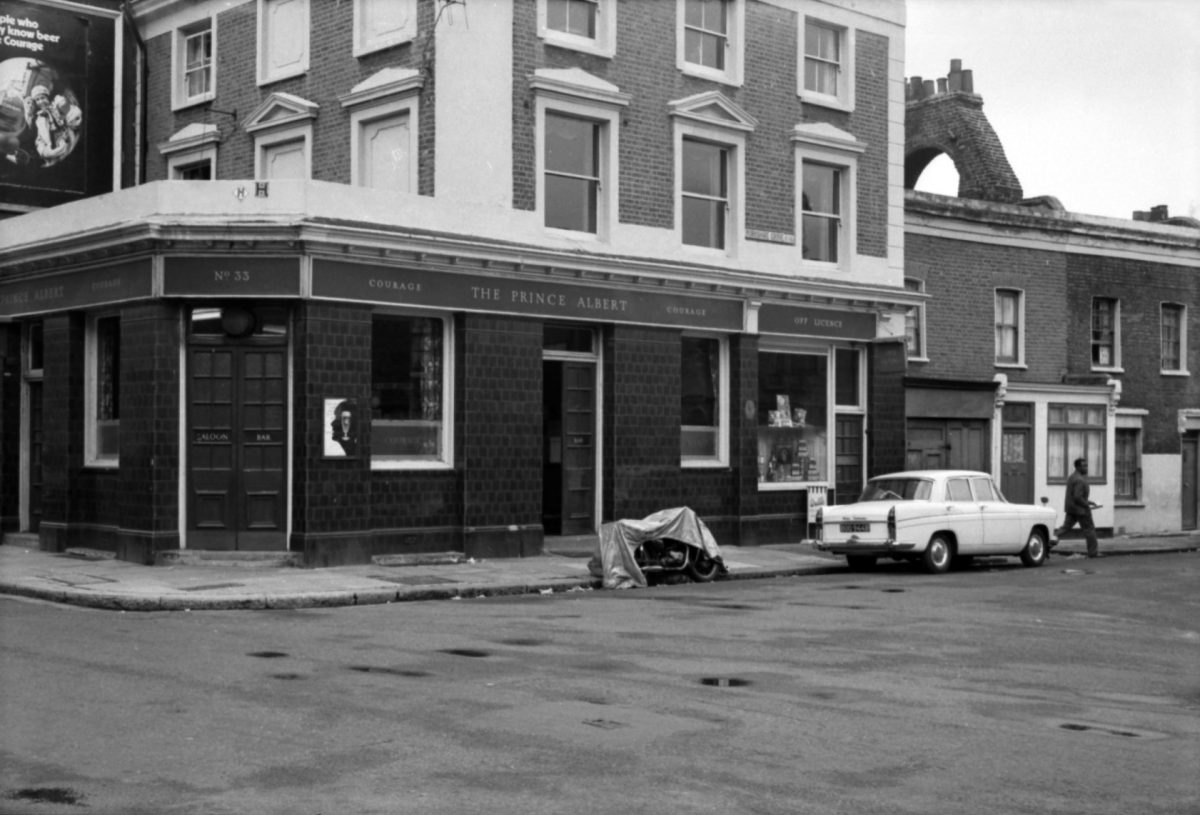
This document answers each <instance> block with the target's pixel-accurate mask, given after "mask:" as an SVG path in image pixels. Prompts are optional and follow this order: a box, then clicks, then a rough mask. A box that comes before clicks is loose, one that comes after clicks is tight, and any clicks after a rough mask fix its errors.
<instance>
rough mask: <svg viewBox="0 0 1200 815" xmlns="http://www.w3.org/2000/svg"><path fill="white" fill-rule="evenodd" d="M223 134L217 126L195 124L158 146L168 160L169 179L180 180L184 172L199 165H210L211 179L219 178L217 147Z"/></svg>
mask: <svg viewBox="0 0 1200 815" xmlns="http://www.w3.org/2000/svg"><path fill="white" fill-rule="evenodd" d="M220 142H221V133H220V131H219V130H218V128H217V126H216V125H213V124H199V123H193V124H190V125H188V126H186V127H184V128H183V129H182V130H180V131H179V132H178V133H176V134H174V135H173V136H171V138H169V139H168V140H167V141H165V142H163V143H161V144H159V145H158V152H159V154H160V155H162V156H164V157H165V158H166V159H167V178H168V179H173V180H178V179H179V178H181V177H182V171H183V169H184V168H187V167H194V166H196V165H197V164H208V166H209V177H210V178H211V179H213V180H214V181H215V180H216V178H217V147H218V145H219V144H220Z"/></svg>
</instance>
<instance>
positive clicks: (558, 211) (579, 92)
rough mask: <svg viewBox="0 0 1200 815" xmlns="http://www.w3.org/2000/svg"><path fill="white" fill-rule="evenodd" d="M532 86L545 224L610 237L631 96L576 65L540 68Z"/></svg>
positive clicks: (540, 202) (539, 194)
mask: <svg viewBox="0 0 1200 815" xmlns="http://www.w3.org/2000/svg"><path fill="white" fill-rule="evenodd" d="M532 85H533V88H534V93H535V94H536V98H537V136H538V139H539V142H538V143H539V149H538V152H537V160H536V169H537V184H538V188H537V192H536V195H537V202H538V203H537V205H538V208H539V209H540V210H541V215H542V223H543V224H544V225H545V226H547V227H549V228H551V229H564V230H569V231H571V232H579V233H590V234H592V235H595V236H596V237H597V238H600V239H606V238H607V237H608V235H609V232H610V231H611V228H612V225H613V224H614V223H615V221H616V207H617V200H618V199H617V170H616V165H617V156H618V154H619V153H618V144H617V140H618V137H619V133H620V108H621V107H623V106H625V105H628V104H629V97H628V96H626V95H624V94H622V93H620V91H619V90H618V89H617V87H616V86H615V85H612V84H610V83H608V82H605V81H604V80H601V79H599V78H597V77H594V76H592V75H591V74H588V73H586V72H584V71H582V70H580V69H577V68H576V69H567V70H555V69H542V70H539V71H538V72H537V73H536V74H535V75H534V79H533V83H532Z"/></svg>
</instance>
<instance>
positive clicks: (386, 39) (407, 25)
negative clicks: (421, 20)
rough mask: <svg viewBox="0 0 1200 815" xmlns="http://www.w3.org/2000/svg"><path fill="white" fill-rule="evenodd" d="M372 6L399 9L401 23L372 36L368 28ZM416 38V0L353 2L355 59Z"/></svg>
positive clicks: (364, 0)
mask: <svg viewBox="0 0 1200 815" xmlns="http://www.w3.org/2000/svg"><path fill="white" fill-rule="evenodd" d="M372 6H389V7H392V8H393V9H399V11H400V14H401V23H400V25H399V26H398V27H396V28H393V29H391V30H389V31H386V32H383V33H380V34H372V33H371V31H370V30H369V28H368V24H369V23H370V21H371V7H372ZM416 37H417V0H354V49H353V53H354V56H356V57H361V56H364V55H366V54H372V53H374V52H376V51H382V50H383V49H385V48H391V47H392V46H395V45H400V44H402V43H406V42H412V41H413V40H414V39H416Z"/></svg>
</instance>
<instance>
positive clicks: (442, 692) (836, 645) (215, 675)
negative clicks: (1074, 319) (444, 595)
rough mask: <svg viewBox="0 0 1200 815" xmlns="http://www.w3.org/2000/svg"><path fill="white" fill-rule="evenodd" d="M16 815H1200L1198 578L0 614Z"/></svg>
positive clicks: (1199, 560)
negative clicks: (269, 608) (475, 814)
mask: <svg viewBox="0 0 1200 815" xmlns="http://www.w3.org/2000/svg"><path fill="white" fill-rule="evenodd" d="M0 647H2V649H3V650H2V652H0V653H2V654H3V657H2V661H0V813H26V812H28V813H41V814H42V815H59V813H76V814H77V815H100V814H101V813H123V814H126V815H138V814H139V813H147V814H149V813H155V815H161V814H167V813H187V814H189V815H190V814H191V813H205V815H215V814H219V813H239V815H240V814H241V813H289V814H291V813H296V814H297V815H300V814H303V813H323V814H324V815H333V814H334V813H409V812H412V813H417V812H419V813H472V812H487V813H517V812H520V813H563V812H568V811H570V812H586V813H607V812H613V813H616V812H620V813H638V812H653V813H665V812H670V813H685V812H687V813H693V812H694V813H722V815H726V814H727V813H855V815H871V813H887V814H888V815H898V814H903V813H914V814H915V813H922V815H926V814H927V813H955V815H959V814H960V813H968V812H969V813H1005V815H1009V814H1019V813H1038V815H1043V813H1088V815H1100V814H1102V813H1121V815H1127V814H1128V813H1139V814H1140V815H1154V814H1155V813H1191V814H1192V815H1195V813H1197V812H1200V772H1198V768H1200V554H1197V553H1186V554H1165V555H1154V556H1141V557H1121V558H1104V559H1101V560H1098V561H1086V560H1081V559H1066V560H1064V559H1054V560H1052V561H1051V562H1050V564H1049V565H1047V566H1046V567H1043V568H1040V569H1023V568H1021V567H1020V566H1017V565H1012V564H1009V563H1006V564H1005V565H1004V566H999V567H996V568H988V567H987V566H986V564H984V565H977V566H976V567H974V568H971V569H969V570H967V571H962V572H953V573H951V574H949V575H945V576H941V577H931V576H927V575H923V574H921V573H919V572H917V571H915V570H913V569H912V568H910V567H906V566H903V565H896V566H886V567H883V568H881V569H879V570H878V571H875V572H872V573H867V574H854V573H850V572H848V571H847V572H844V573H837V574H828V575H820V576H807V577H796V578H786V579H776V580H755V581H738V582H728V583H714V584H710V585H676V586H662V587H657V588H651V589H644V590H630V591H621V592H603V591H594V592H574V593H568V594H561V593H560V594H554V595H549V596H541V595H533V596H518V597H505V598H493V599H480V600H463V601H433V602H425V603H404V604H396V605H390V606H369V607H360V608H337V609H326V610H307V611H236V612H225V611H207V612H191V613H187V612H169V613H167V612H155V613H144V614H137V613H120V612H111V611H96V610H88V609H81V608H74V607H60V606H54V605H50V604H46V603H42V602H38V601H30V600H20V599H16V598H0Z"/></svg>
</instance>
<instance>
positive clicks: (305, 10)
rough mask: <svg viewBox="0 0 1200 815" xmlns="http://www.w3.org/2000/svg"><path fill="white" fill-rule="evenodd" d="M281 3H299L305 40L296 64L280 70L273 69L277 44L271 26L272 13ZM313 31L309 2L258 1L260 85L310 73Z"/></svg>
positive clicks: (302, 0) (296, 0)
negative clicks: (273, 48) (273, 47)
mask: <svg viewBox="0 0 1200 815" xmlns="http://www.w3.org/2000/svg"><path fill="white" fill-rule="evenodd" d="M281 3H297V4H299V5H298V9H299V12H298V13H299V14H300V19H299V20H298V21H297V22H298V27H299V28H300V29H301V30H302V33H303V40H302V42H300V43H299V46H300V51H299V54H298V56H297V58H296V60H295V62H294V63H292V64H290V65H289V66H288V67H287V68H284V69H280V70H273V69H272V53H273V51H272V47H271V46H272V45H273V44H274V43H275V42H276V40H275V39H274V36H273V32H272V31H271V26H270V11H271V9H272V7H274V6H277V5H279V4H281ZM311 29H312V14H311V9H310V8H309V0H258V43H257V46H258V48H257V53H258V84H259V85H269V84H270V83H272V82H278V81H279V80H281V79H287V78H289V77H293V76H300V75H302V74H305V73H307V72H308V65H309V58H310V56H311V48H310V44H311V42H312V38H311V34H310V32H311Z"/></svg>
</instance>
